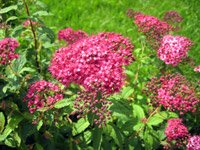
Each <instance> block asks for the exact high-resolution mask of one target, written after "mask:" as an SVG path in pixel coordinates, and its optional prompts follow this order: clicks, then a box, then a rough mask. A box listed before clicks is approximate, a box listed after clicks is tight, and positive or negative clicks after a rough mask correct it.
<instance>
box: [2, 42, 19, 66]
mask: <svg viewBox="0 0 200 150" xmlns="http://www.w3.org/2000/svg"><path fill="white" fill-rule="evenodd" d="M17 47H19V43H18V41H17V40H16V39H13V38H4V39H2V40H0V64H2V65H6V64H10V63H11V61H12V60H13V59H16V58H18V57H19V54H16V53H15V49H16V48H17Z"/></svg>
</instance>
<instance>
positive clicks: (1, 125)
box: [0, 112, 5, 133]
mask: <svg viewBox="0 0 200 150" xmlns="http://www.w3.org/2000/svg"><path fill="white" fill-rule="evenodd" d="M4 126H5V116H4V114H3V112H0V133H1V132H2V131H3V129H4Z"/></svg>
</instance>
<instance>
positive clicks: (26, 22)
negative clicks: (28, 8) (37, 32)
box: [22, 19, 38, 28]
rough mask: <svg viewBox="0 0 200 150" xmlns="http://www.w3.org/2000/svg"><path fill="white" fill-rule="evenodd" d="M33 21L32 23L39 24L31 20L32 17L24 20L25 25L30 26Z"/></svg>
mask: <svg viewBox="0 0 200 150" xmlns="http://www.w3.org/2000/svg"><path fill="white" fill-rule="evenodd" d="M31 23H32V25H37V24H38V22H35V21H32V20H31V21H30V19H27V20H25V21H24V22H23V24H22V25H23V27H25V28H26V27H29V26H30V25H31Z"/></svg>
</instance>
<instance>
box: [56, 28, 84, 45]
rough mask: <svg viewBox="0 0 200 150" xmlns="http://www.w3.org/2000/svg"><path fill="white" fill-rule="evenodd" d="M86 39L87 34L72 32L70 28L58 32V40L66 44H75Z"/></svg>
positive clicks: (79, 31)
mask: <svg viewBox="0 0 200 150" xmlns="http://www.w3.org/2000/svg"><path fill="white" fill-rule="evenodd" d="M86 37H88V35H87V33H85V32H83V31H81V30H78V31H74V30H73V29H72V28H66V29H63V30H60V31H59V32H58V39H59V40H65V41H66V42H67V43H68V44H72V43H75V42H76V41H78V40H81V39H83V38H86Z"/></svg>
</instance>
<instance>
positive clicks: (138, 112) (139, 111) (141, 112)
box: [133, 104, 145, 120]
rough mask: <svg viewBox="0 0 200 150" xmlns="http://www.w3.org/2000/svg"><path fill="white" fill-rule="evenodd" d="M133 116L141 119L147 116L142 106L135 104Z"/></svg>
mask: <svg viewBox="0 0 200 150" xmlns="http://www.w3.org/2000/svg"><path fill="white" fill-rule="evenodd" d="M133 116H134V117H135V118H137V119H139V120H140V119H142V118H145V114H144V110H143V109H142V107H141V106H139V105H136V104H133Z"/></svg>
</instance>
